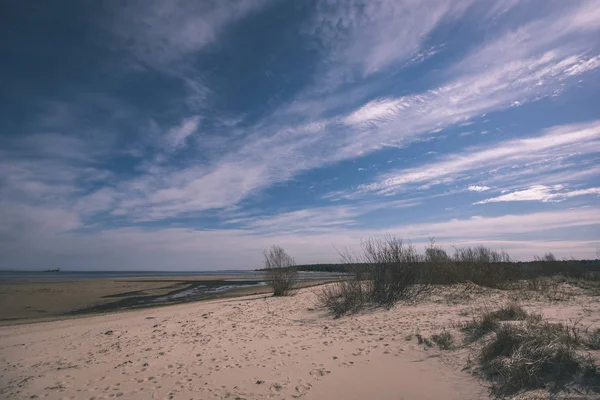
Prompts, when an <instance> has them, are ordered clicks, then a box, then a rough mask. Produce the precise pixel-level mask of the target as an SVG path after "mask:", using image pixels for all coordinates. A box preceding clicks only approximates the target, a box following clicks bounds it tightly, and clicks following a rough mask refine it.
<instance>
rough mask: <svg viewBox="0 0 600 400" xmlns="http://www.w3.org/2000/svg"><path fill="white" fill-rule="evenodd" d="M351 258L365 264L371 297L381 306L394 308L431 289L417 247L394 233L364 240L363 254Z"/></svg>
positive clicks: (352, 260)
mask: <svg viewBox="0 0 600 400" xmlns="http://www.w3.org/2000/svg"><path fill="white" fill-rule="evenodd" d="M347 261H351V262H356V261H358V262H359V263H360V264H362V265H363V266H364V269H365V272H366V277H367V279H368V280H369V282H370V287H369V291H370V293H369V295H370V300H371V301H372V302H373V303H375V304H377V305H379V306H382V307H385V308H391V307H392V306H393V305H394V304H395V303H396V302H398V301H400V300H403V301H414V300H416V299H417V298H418V297H419V296H420V295H422V294H424V293H426V292H427V291H428V290H429V289H430V285H429V281H428V279H427V278H428V277H427V276H426V274H425V272H426V271H427V270H426V269H425V268H423V265H421V263H420V261H421V256H420V255H419V254H418V252H417V250H416V248H415V247H414V246H413V245H411V244H408V245H406V244H404V243H403V241H402V240H400V239H396V238H395V237H394V236H386V237H385V238H384V239H369V240H366V241H364V242H362V254H361V255H360V256H359V257H358V258H356V257H354V258H353V259H351V260H347Z"/></svg>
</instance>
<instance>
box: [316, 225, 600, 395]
mask: <svg viewBox="0 0 600 400" xmlns="http://www.w3.org/2000/svg"><path fill="white" fill-rule="evenodd" d="M342 258H343V262H344V264H345V265H346V266H347V270H348V271H351V274H349V275H348V276H346V277H345V278H343V279H340V280H338V281H337V282H336V283H334V284H332V285H328V286H326V287H324V288H323V289H322V290H320V291H319V292H317V297H318V302H319V303H320V305H321V306H324V307H326V308H327V309H329V310H330V311H331V313H332V314H333V315H334V316H335V317H340V316H343V315H345V314H350V313H356V312H359V311H361V310H365V309H369V308H376V307H384V308H390V307H392V306H393V305H394V304H396V303H397V302H408V303H414V302H415V301H416V300H418V299H421V298H423V295H428V294H433V293H436V292H437V291H438V289H439V288H442V287H443V288H445V289H444V290H443V292H445V295H446V296H450V297H451V298H452V300H451V303H452V304H460V303H462V302H463V301H465V300H467V299H469V300H472V299H473V298H477V297H480V296H481V292H485V291H486V290H494V291H496V292H499V293H502V292H503V293H506V295H505V297H504V298H506V299H512V300H511V301H509V302H507V303H506V305H504V306H502V307H500V308H494V309H487V310H484V311H483V312H482V311H481V310H479V312H474V313H471V314H472V317H471V319H470V320H467V321H463V322H461V323H460V324H459V325H453V327H454V328H457V331H458V332H456V333H455V334H454V335H453V333H452V332H451V331H448V330H446V329H443V330H442V331H441V332H438V333H436V334H433V335H431V336H430V337H425V336H422V335H421V334H416V337H417V339H418V343H419V344H423V345H426V346H428V347H429V346H433V345H434V344H435V345H437V347H438V348H439V349H442V350H453V349H458V348H464V347H466V348H468V349H470V350H471V351H473V352H475V356H474V360H476V361H477V363H476V365H477V370H478V371H479V373H480V374H481V376H483V377H485V378H486V379H488V380H489V381H490V382H491V385H492V386H491V389H490V390H491V394H492V395H493V396H496V397H499V398H504V397H507V396H514V395H517V394H523V393H528V392H530V391H535V390H542V391H543V392H544V393H546V394H548V395H550V396H553V395H554V394H556V393H566V392H571V391H575V392H577V393H580V394H581V393H584V396H595V397H600V374H599V373H598V371H597V367H596V365H595V363H594V360H593V358H592V357H590V356H589V355H588V354H587V353H586V351H593V350H600V328H596V329H590V327H585V326H581V325H580V324H579V323H578V322H577V321H570V322H568V323H557V322H549V321H547V320H545V319H544V317H543V316H542V314H532V313H528V312H527V311H525V309H524V308H523V307H522V306H521V305H520V304H519V301H520V300H523V299H537V300H536V301H545V302H548V301H549V302H561V301H566V300H568V299H570V298H571V296H574V295H576V294H574V293H583V294H585V295H589V296H598V295H600V282H599V281H598V277H597V275H594V274H593V273H590V271H588V270H586V269H585V268H582V267H581V265H580V264H579V263H578V262H577V261H557V260H556V257H555V256H554V255H553V254H552V253H547V254H545V255H544V256H543V257H536V260H537V261H536V262H535V263H515V262H512V261H511V259H510V256H509V255H508V254H507V253H505V252H498V251H495V250H492V249H488V248H485V247H483V246H476V247H457V248H454V253H453V254H452V255H449V254H448V253H447V252H446V251H445V250H444V249H442V248H441V247H438V246H436V245H435V243H434V242H433V240H432V242H431V244H430V245H429V246H428V247H427V248H426V250H425V253H424V254H419V253H418V252H417V251H416V250H415V248H414V247H413V246H412V245H411V244H408V245H407V244H405V243H403V242H402V241H401V240H398V239H396V238H394V237H387V238H385V239H383V240H368V241H366V242H363V243H362V253H360V254H359V255H356V254H351V255H348V253H346V254H344V255H343V257H342ZM571 289H573V290H571ZM450 297H449V298H448V301H450V300H449V299H450ZM449 304H450V303H449ZM465 314H469V313H465ZM465 314H463V316H464V315H465ZM471 314H469V315H471ZM461 333H462V336H463V340H462V343H459V342H457V341H456V340H455V338H456V336H457V335H460V334H461ZM412 336H413V335H410V337H407V340H411V338H412ZM544 398H545V397H544ZM585 398H587V397H585Z"/></svg>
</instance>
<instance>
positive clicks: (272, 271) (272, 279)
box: [263, 246, 298, 296]
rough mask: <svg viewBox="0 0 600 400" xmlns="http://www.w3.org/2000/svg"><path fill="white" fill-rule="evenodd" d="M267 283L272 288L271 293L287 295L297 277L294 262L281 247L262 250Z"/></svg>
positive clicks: (290, 291)
mask: <svg viewBox="0 0 600 400" xmlns="http://www.w3.org/2000/svg"><path fill="white" fill-rule="evenodd" d="M263 254H264V257H265V275H266V281H267V283H268V284H269V285H270V286H271V287H272V288H273V295H275V296H287V295H289V294H291V293H292V288H293V286H294V283H296V280H297V279H298V272H297V271H296V268H295V266H296V262H295V261H294V259H293V258H292V257H291V256H289V255H288V254H287V253H286V252H285V250H283V248H281V247H279V246H273V247H271V248H270V249H269V250H265V251H264V252H263Z"/></svg>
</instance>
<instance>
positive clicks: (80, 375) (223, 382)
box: [0, 288, 600, 400]
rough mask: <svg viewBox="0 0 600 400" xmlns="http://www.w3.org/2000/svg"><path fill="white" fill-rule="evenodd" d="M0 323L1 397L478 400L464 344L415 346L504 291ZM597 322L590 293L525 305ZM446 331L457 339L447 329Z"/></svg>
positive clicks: (226, 304)
mask: <svg viewBox="0 0 600 400" xmlns="http://www.w3.org/2000/svg"><path fill="white" fill-rule="evenodd" d="M315 290H319V289H318V288H310V289H303V290H301V291H299V292H298V293H297V295H296V296H294V297H287V298H274V297H267V296H264V295H255V296H247V297H239V298H234V299H221V300H211V301H204V302H198V303H187V304H180V305H175V306H166V307H161V308H154V309H144V310H136V311H126V312H120V313H113V314H108V315H102V316H93V317H85V318H79V319H71V320H66V321H54V322H47V323H36V324H28V325H16V326H6V327H0V398H2V399H30V398H46V399H108V398H117V397H122V398H125V399H213V398H214V399H225V398H230V399H262V398H273V399H291V398H304V399H338V398H339V399H372V398H373V399H396V400H397V399H486V398H488V390H487V387H486V382H485V381H482V380H480V379H478V378H477V377H476V376H473V375H472V374H471V373H470V372H469V370H464V367H465V365H466V364H467V363H466V359H467V357H468V356H469V350H468V349H459V350H450V351H448V350H440V349H439V348H437V347H435V346H434V347H427V346H426V345H424V344H419V343H418V341H417V340H416V339H415V336H414V334H415V333H417V332H418V333H420V334H422V335H423V336H428V335H430V334H432V333H436V332H440V331H441V330H442V329H444V328H448V329H451V328H450V327H452V326H453V324H454V323H457V322H459V321H461V320H466V319H469V318H470V317H469V315H468V314H469V313H472V312H475V309H476V308H479V307H481V306H482V305H486V304H487V305H492V306H493V305H496V304H500V303H503V302H505V301H507V300H508V296H509V295H511V294H508V293H503V292H500V291H492V290H482V291H480V292H470V293H469V294H465V293H463V292H461V291H456V290H454V291H451V292H448V293H445V294H441V295H439V296H436V297H434V298H432V299H430V300H428V301H424V302H422V303H419V304H416V305H398V306H396V307H394V308H393V309H391V310H389V311H386V310H375V311H371V312H365V313H363V314H360V315H355V316H349V317H342V318H339V319H333V318H332V317H331V316H330V315H329V314H328V313H327V312H326V311H325V310H322V309H319V308H318V307H316V306H315V295H314V291H315ZM522 302H523V305H525V306H526V307H527V308H528V309H531V310H533V309H535V310H537V311H541V312H543V313H544V314H547V315H548V316H549V318H557V319H562V320H564V319H567V318H572V317H573V318H574V317H577V318H580V319H581V320H582V323H585V324H591V325H593V324H596V325H598V323H599V321H600V303H599V302H598V298H597V297H596V298H590V297H587V296H575V297H572V298H569V299H567V300H564V301H561V302H558V303H556V302H555V303H550V302H548V301H545V300H540V299H525V300H522ZM453 334H455V335H456V334H457V333H456V332H453Z"/></svg>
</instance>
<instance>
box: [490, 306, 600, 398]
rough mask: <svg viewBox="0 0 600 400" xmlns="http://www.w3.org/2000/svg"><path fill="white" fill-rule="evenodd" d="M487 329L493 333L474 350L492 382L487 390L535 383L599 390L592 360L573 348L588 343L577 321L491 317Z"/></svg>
mask: <svg viewBox="0 0 600 400" xmlns="http://www.w3.org/2000/svg"><path fill="white" fill-rule="evenodd" d="M487 315H490V313H488V314H487ZM489 318H490V317H488V319H489ZM492 330H493V333H494V335H493V337H492V338H491V339H490V340H489V341H488V342H487V343H486V344H485V345H484V346H483V347H482V348H481V351H480V354H479V359H480V362H481V368H482V371H483V372H484V373H485V374H486V376H487V377H488V378H490V379H491V380H492V382H493V386H492V394H494V395H496V396H498V397H502V396H506V395H512V394H515V393H518V392H522V391H527V390H535V389H545V390H548V391H550V392H551V393H557V392H561V391H568V390H569V388H571V387H573V386H576V387H577V388H578V389H579V390H584V391H586V392H588V393H589V392H595V393H600V375H598V373H597V371H596V366H595V365H594V363H593V362H592V360H591V359H590V358H589V357H584V356H582V355H580V354H579V353H578V352H577V350H578V349H583V348H585V347H588V346H587V343H589V339H588V335H587V333H586V331H584V330H581V329H579V327H578V324H577V322H572V323H570V324H560V323H550V322H547V321H544V320H543V318H542V317H541V316H539V315H529V316H527V317H526V318H525V319H524V320H521V321H520V322H517V323H500V322H498V321H497V320H496V322H495V323H494V327H493V328H492Z"/></svg>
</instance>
